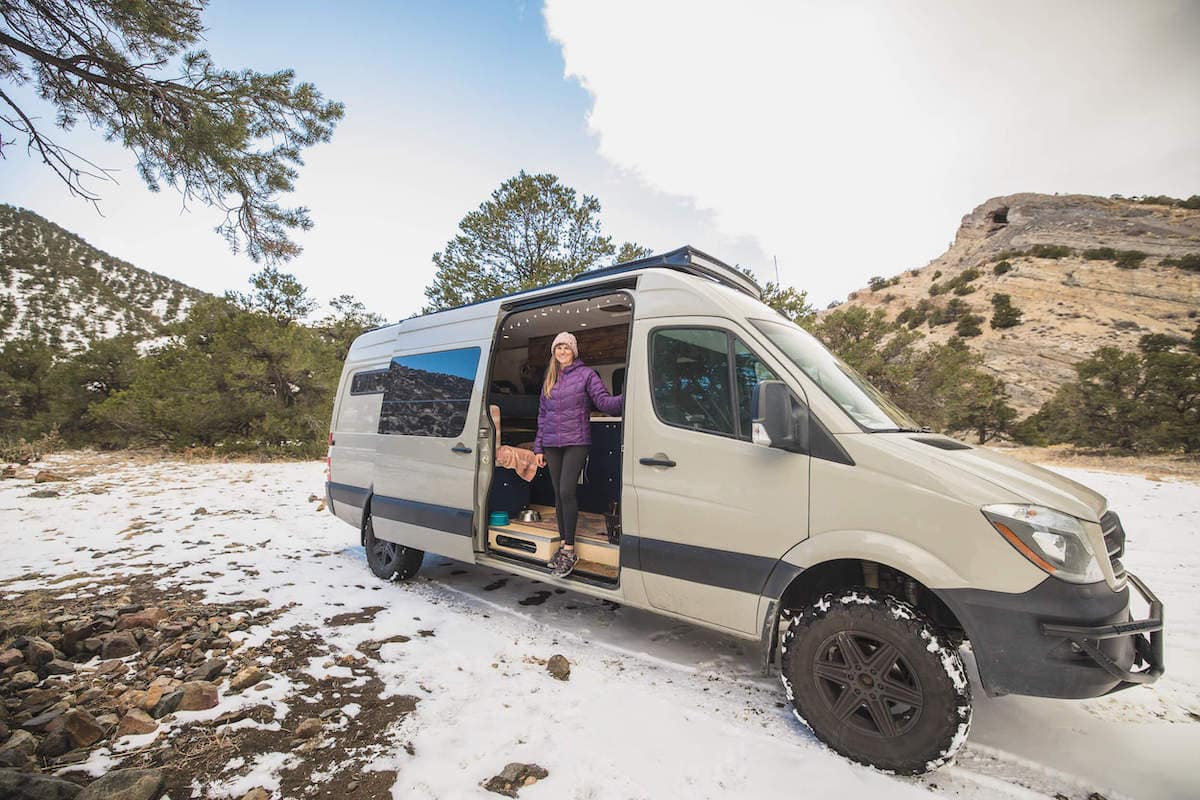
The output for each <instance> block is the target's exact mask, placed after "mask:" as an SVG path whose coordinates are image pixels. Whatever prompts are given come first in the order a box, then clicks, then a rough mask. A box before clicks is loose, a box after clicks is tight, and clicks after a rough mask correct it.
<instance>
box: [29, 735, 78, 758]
mask: <svg viewBox="0 0 1200 800" xmlns="http://www.w3.org/2000/svg"><path fill="white" fill-rule="evenodd" d="M70 749H71V737H70V736H68V735H67V733H66V731H51V732H50V733H48V734H46V738H45V739H42V741H41V744H39V745H38V748H37V754H38V755H39V756H41V757H42V758H57V757H58V756H61V755H62V754H63V753H66V752H68V751H69V750H70Z"/></svg>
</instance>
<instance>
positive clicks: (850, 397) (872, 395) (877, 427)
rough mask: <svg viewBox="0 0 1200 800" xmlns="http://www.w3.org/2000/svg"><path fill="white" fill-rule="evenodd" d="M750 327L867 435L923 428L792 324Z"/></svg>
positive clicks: (765, 322) (755, 322)
mask: <svg viewBox="0 0 1200 800" xmlns="http://www.w3.org/2000/svg"><path fill="white" fill-rule="evenodd" d="M750 323H751V324H753V325H754V327H756V328H758V329H759V330H760V331H761V332H762V333H763V335H764V336H766V337H767V338H768V339H770V340H771V342H772V343H773V344H774V345H775V346H776V347H778V348H779V349H780V350H782V351H783V352H784V354H785V355H786V356H787V357H788V358H790V359H791V360H792V362H793V363H795V365H796V366H797V367H799V368H800V370H801V371H802V372H803V373H804V374H805V375H807V376H808V377H809V378H810V379H811V380H812V381H813V382H814V383H816V384H817V385H818V386H820V387H821V388H822V389H823V390H824V391H825V393H826V394H827V395H829V396H830V397H831V398H833V400H834V402H836V403H837V404H838V405H840V406H841V407H842V408H843V409H844V410H845V412H846V413H847V414H849V415H850V416H851V417H852V418H853V419H854V421H855V422H857V423H858V424H859V425H860V426H861V427H862V428H863V429H864V430H867V431H873V432H878V431H918V430H921V427H920V426H919V425H918V424H917V423H916V422H914V421H913V419H912V418H911V417H909V416H908V415H907V414H905V413H904V412H903V411H901V410H900V408H899V407H898V406H896V404H895V403H893V402H892V401H891V400H888V399H887V398H886V397H884V396H883V393H882V392H880V391H879V390H878V389H876V388H875V387H874V386H872V385H871V384H869V383H867V381H866V379H865V378H863V377H862V376H861V375H859V374H858V373H857V372H855V371H854V369H853V368H852V367H851V366H850V365H849V364H846V363H845V362H844V361H842V360H841V359H840V358H838V357H837V356H835V355H834V354H833V353H831V352H829V351H828V350H826V349H825V347H824V345H822V344H821V343H820V342H818V341H817V339H816V338H815V337H814V336H813V335H812V334H810V333H809V332H808V331H806V330H804V329H803V328H801V327H800V326H799V325H796V324H795V323H792V322H776V321H773V320H765V319H752V320H750Z"/></svg>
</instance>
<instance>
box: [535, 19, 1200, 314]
mask: <svg viewBox="0 0 1200 800" xmlns="http://www.w3.org/2000/svg"><path fill="white" fill-rule="evenodd" d="M544 13H545V18H546V24H547V30H548V33H549V35H550V36H551V38H552V39H553V40H555V41H557V42H558V43H559V44H560V45H561V47H562V51H563V57H564V61H565V64H566V74H567V76H568V77H570V78H575V79H577V80H578V81H579V82H580V83H581V84H582V85H583V87H584V88H585V89H586V90H587V91H588V92H589V93H590V94H591V96H592V98H593V101H594V102H593V107H592V110H591V113H590V115H589V118H588V125H589V128H590V130H591V132H592V133H593V134H594V135H595V136H596V137H597V140H598V149H599V152H600V154H601V155H602V156H603V157H604V158H606V159H607V160H609V161H610V162H612V163H613V164H614V165H616V166H617V167H619V168H621V169H625V170H629V171H631V172H633V173H634V174H636V175H638V176H639V177H640V178H641V179H642V180H644V181H645V182H646V183H647V184H649V185H650V186H652V187H654V188H656V189H658V190H660V191H663V192H667V193H671V194H677V195H683V196H687V197H690V198H693V199H694V201H695V203H696V205H697V206H698V207H699V208H701V209H705V210H710V211H711V212H713V216H714V219H715V220H716V224H717V225H718V227H719V231H720V233H722V234H724V235H725V236H730V237H735V236H751V237H753V238H754V239H756V240H757V241H758V243H759V244H760V245H761V247H762V249H763V251H764V252H765V253H767V254H776V255H778V256H779V260H780V265H781V267H782V269H783V277H784V280H785V282H791V283H794V284H796V285H797V286H800V287H801V288H807V289H808V290H809V291H810V294H811V296H812V297H813V299H815V300H817V301H819V302H821V303H824V302H825V301H827V300H829V299H833V298H835V297H840V296H843V295H844V294H845V293H846V292H847V291H849V290H850V289H853V288H856V287H858V286H861V285H863V284H864V283H865V282H866V279H867V278H868V277H870V276H871V275H876V274H882V275H890V274H894V273H896V272H898V271H900V270H902V269H907V268H911V267H915V266H921V265H923V264H924V263H925V262H926V261H928V260H929V259H930V258H932V257H934V256H936V255H938V254H939V253H940V252H942V250H943V249H944V248H945V246H946V244H947V242H948V241H949V240H950V238H951V237H952V236H953V234H954V231H955V229H956V228H957V225H958V221H959V218H960V217H961V216H962V215H963V214H965V213H967V212H968V211H969V210H970V209H971V208H972V207H974V206H975V205H977V204H979V203H981V202H983V201H984V200H986V199H987V198H988V197H992V196H995V195H1000V194H1008V193H1013V192H1018V191H1042V192H1056V191H1059V192H1085V193H1097V194H1110V193H1114V192H1119V193H1123V194H1140V193H1144V192H1145V193H1166V194H1176V195H1179V194H1182V195H1185V196H1186V195H1190V194H1192V193H1196V192H1200V137H1197V136H1196V135H1195V132H1196V131H1197V130H1200V48H1196V47H1195V42H1196V41H1200V12H1198V11H1197V6H1195V5H1193V4H1189V3H1186V2H1181V3H1170V2H1153V3H1137V4H1126V3H1114V2H1074V3H1058V4H1044V3H1040V2H1029V1H1028V0H1021V1H1020V2H1003V3H989V4H975V5H971V6H967V5H964V4H959V3H949V2H926V3H905V4H897V3H882V2H881V3H856V2H846V3H785V4H766V3H738V4H717V3H704V2H681V3H665V2H663V3H647V2H634V1H633V0H614V1H612V2H606V3H601V4H594V3H582V2H576V0H547V2H546V6H545V10H544ZM714 255H719V254H716V253H714ZM764 277H766V276H765V275H764Z"/></svg>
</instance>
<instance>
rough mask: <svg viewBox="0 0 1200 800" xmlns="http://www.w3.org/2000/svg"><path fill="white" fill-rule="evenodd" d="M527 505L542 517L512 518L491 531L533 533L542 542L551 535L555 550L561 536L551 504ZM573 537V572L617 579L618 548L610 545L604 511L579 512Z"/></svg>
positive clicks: (612, 579)
mask: <svg viewBox="0 0 1200 800" xmlns="http://www.w3.org/2000/svg"><path fill="white" fill-rule="evenodd" d="M530 508H535V509H537V510H538V511H539V512H540V513H541V515H542V518H541V519H540V520H538V521H537V522H522V521H520V520H519V519H515V518H514V519H513V520H512V521H511V522H509V524H508V525H505V526H503V527H492V528H491V530H492V531H494V532H496V533H498V534H508V535H510V536H511V535H513V534H517V535H518V536H519V535H520V534H521V533H527V534H533V535H534V536H536V537H538V540H540V541H543V542H544V541H545V540H544V539H541V537H551V538H552V540H553V542H554V544H553V545H552V547H553V548H554V550H557V549H558V542H559V541H560V539H559V538H558V521H557V519H556V517H555V514H554V507H553V506H540V505H531V506H530ZM575 539H576V541H577V545H578V548H579V550H580V559H579V561H578V562H577V563H576V564H575V572H578V573H580V574H581V575H588V576H591V577H594V578H603V579H604V580H609V581H615V580H617V575H618V572H619V566H618V563H617V562H618V560H619V552H620V551H619V549H618V548H617V546H616V545H613V544H609V541H608V532H607V530H606V528H605V524H604V515H603V514H593V513H589V512H586V511H581V512H579V519H578V521H577V522H576V524H575ZM549 552H553V551H549ZM585 553H586V554H587V555H590V556H592V557H593V558H603V559H604V561H611V562H612V563H611V564H609V563H604V562H603V561H596V560H593V558H583V557H582V556H583V555H584V554H585ZM517 555H522V554H517ZM522 557H525V558H530V557H532V558H535V559H536V560H541V559H540V558H537V557H536V556H530V555H522Z"/></svg>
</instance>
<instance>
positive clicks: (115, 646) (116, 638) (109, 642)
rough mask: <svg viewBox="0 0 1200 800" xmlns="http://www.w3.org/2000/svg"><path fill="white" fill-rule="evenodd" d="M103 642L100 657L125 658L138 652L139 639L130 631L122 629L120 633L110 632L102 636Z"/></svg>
mask: <svg viewBox="0 0 1200 800" xmlns="http://www.w3.org/2000/svg"><path fill="white" fill-rule="evenodd" d="M102 640H103V642H104V643H103V644H102V645H101V646H100V658H102V659H106V660H107V659H110V658H125V657H126V656H131V655H133V654H134V653H136V652H138V650H139V649H140V648H139V647H138V641H137V639H136V638H134V636H133V634H132V633H130V632H129V631H121V632H119V633H109V634H106V635H105V636H103V637H102Z"/></svg>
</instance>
